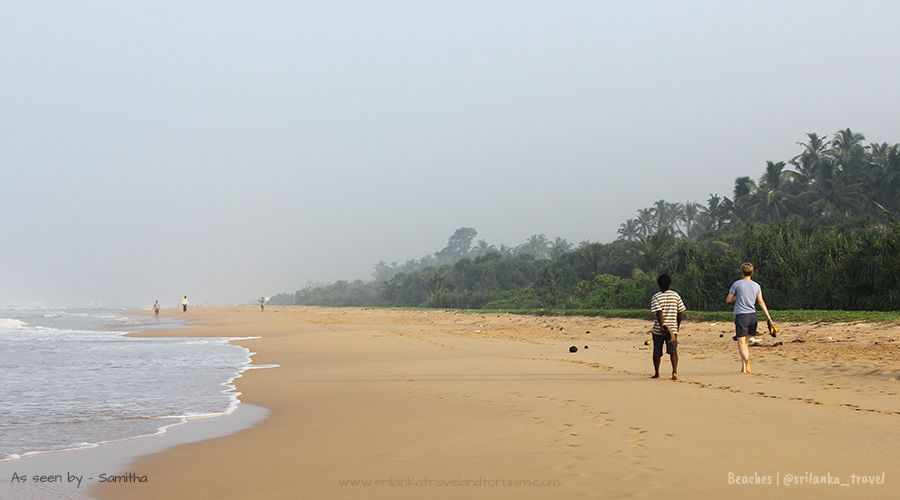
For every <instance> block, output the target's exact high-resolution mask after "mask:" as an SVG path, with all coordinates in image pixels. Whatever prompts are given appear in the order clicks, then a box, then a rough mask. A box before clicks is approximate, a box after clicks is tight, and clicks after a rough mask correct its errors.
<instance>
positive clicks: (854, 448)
mask: <svg viewBox="0 0 900 500" xmlns="http://www.w3.org/2000/svg"><path fill="white" fill-rule="evenodd" d="M170 314H173V313H170ZM179 314H180V313H179ZM187 316H188V317H189V318H190V319H191V321H192V322H194V323H196V324H203V325H206V326H204V327H202V328H191V329H188V330H184V331H178V330H174V331H173V330H167V331H164V332H157V333H152V332H151V333H145V334H142V335H164V336H173V335H185V336H192V337H195V336H216V337H243V336H260V337H262V338H261V339H259V340H250V341H241V342H239V343H240V344H241V345H245V346H247V347H248V348H250V349H251V350H253V351H255V352H257V354H256V355H255V356H254V358H253V360H254V363H255V364H270V363H271V364H278V365H280V367H279V368H275V369H268V370H250V371H248V372H246V373H245V375H244V376H243V378H241V379H239V380H238V381H237V387H238V390H239V391H240V392H242V395H241V400H242V401H244V402H247V403H251V404H253V405H257V406H260V407H263V408H267V409H268V410H270V414H269V415H268V417H267V418H265V419H264V420H262V421H261V422H260V423H258V424H257V425H255V426H253V427H252V428H249V429H245V430H242V431H239V432H237V433H234V434H231V435H228V436H225V437H220V438H215V439H209V440H205V441H201V442H196V443H191V444H186V445H180V446H175V447H173V448H169V449H167V450H165V451H163V452H160V453H156V454H152V455H148V456H145V457H143V458H141V459H140V460H138V461H136V462H135V463H133V464H132V465H131V466H130V467H129V468H128V470H129V471H131V472H134V473H136V474H139V475H144V474H146V475H147V476H148V482H146V483H131V484H129V483H124V484H107V485H94V488H93V490H92V491H91V493H92V494H94V495H97V496H99V497H100V498H310V499H323V498H329V499H332V498H338V499H341V498H401V499H403V498H437V499H450V498H509V499H513V498H515V499H531V498H622V497H637V498H653V497H656V498H660V497H666V498H695V497H698V496H707V497H709V498H724V497H731V498H750V497H760V496H763V497H786V498H811V497H816V498H861V497H865V498H898V497H900V453H897V446H898V445H900V425H898V424H900V397H898V391H900V382H898V379H900V361H898V360H900V341H898V337H900V325H897V324H893V325H889V324H863V323H859V324H833V325H814V324H802V325H801V324H787V323H785V324H780V325H779V326H780V328H781V332H782V333H781V335H780V336H779V338H778V339H777V340H780V341H783V342H784V344H783V345H781V346H778V347H754V348H752V352H753V361H754V370H755V372H756V373H755V374H754V375H742V374H740V373H738V371H739V368H740V360H739V358H738V354H737V349H736V346H735V343H734V342H733V341H732V340H731V335H733V333H732V325H731V324H729V323H718V324H715V323H686V324H685V325H684V328H683V330H682V334H681V335H680V336H679V344H680V347H679V350H680V355H681V364H680V367H679V374H680V377H681V380H679V381H677V382H675V381H671V380H668V379H667V378H666V377H667V375H668V373H669V364H668V357H667V356H666V357H664V358H663V365H662V367H663V369H662V370H661V371H662V374H663V377H664V378H661V379H659V380H651V379H649V374H650V373H651V371H652V370H651V360H650V354H649V351H648V347H647V346H645V345H644V341H645V340H647V339H648V338H649V334H648V332H649V329H650V326H651V325H650V322H649V321H639V320H625V319H599V318H597V319H595V318H583V317H581V318H575V317H567V318H559V317H529V316H516V315H506V314H490V313H484V314H481V313H461V312H445V311H403V310H382V309H326V308H277V307H271V308H268V309H267V310H266V311H265V312H264V313H261V312H260V311H259V309H258V308H250V307H232V308H210V309H195V310H192V311H190V312H189V313H188V314H187ZM776 319H777V314H776ZM720 334H721V335H722V337H720ZM828 337H831V339H832V340H831V341H826V340H825V339H827V338H828ZM798 338H802V339H804V340H805V342H803V343H792V342H791V341H792V340H794V339H798ZM761 339H762V340H763V342H764V343H765V344H771V343H772V341H773V339H771V338H770V337H764V338H761ZM570 345H576V346H578V347H579V350H578V352H576V353H570V352H569V346H570ZM585 346H588V347H589V348H587V349H585ZM224 418H228V417H224ZM150 439H152V438H150ZM851 474H853V475H856V476H859V477H860V478H859V479H857V481H858V482H859V483H861V482H862V481H864V480H865V481H872V482H876V483H880V482H883V483H884V484H873V485H870V484H851V483H852V482H853V481H854V476H851ZM829 475H830V476H829ZM823 480H824V481H828V480H831V481H832V482H833V481H835V480H837V481H840V482H842V483H845V484H848V486H841V485H840V484H788V483H792V482H799V481H807V482H816V483H820V482H822V481H823ZM453 481H456V483H455V484H454V483H453ZM736 481H738V482H753V483H767V482H772V483H773V484H750V485H747V484H745V485H740V484H734V483H735V482H736ZM365 482H368V483H367V484H366V483H365Z"/></svg>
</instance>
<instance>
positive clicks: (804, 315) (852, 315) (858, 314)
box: [472, 309, 900, 323]
mask: <svg viewBox="0 0 900 500" xmlns="http://www.w3.org/2000/svg"><path fill="white" fill-rule="evenodd" d="M472 312H487V310H484V309H482V310H480V311H472ZM501 312H505V313H511V314H527V315H532V316H592V317H601V318H634V319H646V320H648V321H649V320H650V319H651V318H652V316H651V315H650V311H648V310H645V309H517V310H502V311H501ZM769 312H770V313H771V314H772V319H774V320H775V322H776V323H783V322H786V321H791V322H803V323H816V322H823V323H845V322H853V321H863V322H869V323H884V322H895V321H896V322H900V311H816V310H788V311H775V310H769ZM687 320H688V321H717V322H718V321H722V322H731V321H733V320H734V315H733V314H732V313H731V312H728V311H688V312H687ZM765 320H766V317H765V315H764V314H762V313H760V321H762V322H765Z"/></svg>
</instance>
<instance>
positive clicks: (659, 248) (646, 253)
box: [629, 226, 675, 273]
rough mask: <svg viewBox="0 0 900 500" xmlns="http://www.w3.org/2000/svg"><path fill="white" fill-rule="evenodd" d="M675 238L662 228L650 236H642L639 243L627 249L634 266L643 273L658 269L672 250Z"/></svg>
mask: <svg viewBox="0 0 900 500" xmlns="http://www.w3.org/2000/svg"><path fill="white" fill-rule="evenodd" d="M674 242H675V237H674V236H672V234H671V232H670V231H669V230H668V228H666V227H665V226H663V227H662V228H660V229H659V230H658V231H656V232H655V233H653V234H652V235H650V236H642V237H641V239H640V241H639V242H638V243H637V244H635V245H634V246H632V247H631V248H630V249H629V253H630V254H631V255H632V258H633V261H634V264H635V265H636V266H637V268H638V269H640V270H641V271H643V272H645V273H649V272H651V271H655V270H657V269H659V267H660V266H661V265H662V263H663V261H664V260H665V258H666V256H667V255H668V254H669V252H670V251H671V250H672V248H673V243H674Z"/></svg>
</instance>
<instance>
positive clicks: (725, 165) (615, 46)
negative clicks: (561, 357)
mask: <svg viewBox="0 0 900 500" xmlns="http://www.w3.org/2000/svg"><path fill="white" fill-rule="evenodd" d="M898 18H900V4H897V3H894V2H888V1H866V2H860V3H858V4H855V8H854V9H853V10H852V11H848V9H847V5H846V4H839V3H837V2H812V1H798V2H790V3H787V4H785V3H782V2H775V1H764V2H755V3H753V4H751V5H746V4H741V3H737V2H734V3H728V4H724V3H722V2H712V1H704V2H690V3H688V4H677V5H676V4H674V3H673V4H670V3H668V2H661V1H655V2H651V1H645V2H602V3H601V2H587V1H571V2H564V3H561V4H560V3H557V4H552V5H551V4H549V3H544V2H534V1H497V2H490V3H489V4H485V3H484V2H453V3H451V4H447V3H441V2H421V1H390V2H382V3H378V4H375V3H370V2H340V3H333V2H330V3H328V4H320V3H314V2H303V3H294V2H258V3H254V4H253V5H249V4H243V3H239V2H231V1H227V2H192V3H191V4H190V5H186V4H182V3H176V2H146V3H141V4H139V5H138V4H130V3H128V4H123V3H119V2H100V1H98V2H79V3H72V4H66V3H56V2H43V1H36V2H7V3H4V4H3V6H0V61H2V63H3V78H0V95H2V96H3V112H2V113H0V171H2V181H0V209H2V211H3V213H4V214H5V217H3V219H2V222H0V234H2V235H3V245H2V246H0V276H2V277H3V279H2V285H0V304H4V303H11V302H44V303H48V304H87V303H98V302H102V303H106V304H121V305H130V306H145V307H146V306H149V305H150V304H152V303H153V300H154V299H159V300H160V301H161V302H162V303H163V304H164V305H165V306H174V305H175V304H176V303H177V300H178V299H180V297H181V296H182V295H185V294H188V295H189V296H190V297H191V299H192V300H193V301H194V302H195V303H232V302H245V301H248V300H250V299H252V298H253V297H258V296H260V295H271V294H274V293H277V292H283V291H291V290H295V289H297V288H299V287H302V286H304V285H305V284H306V283H307V282H328V281H333V280H337V279H349V280H352V279H357V278H362V279H366V278H369V277H370V275H371V271H372V268H373V265H374V264H375V263H376V262H377V261H379V260H385V261H387V262H391V261H398V262H403V261H405V260H408V259H412V258H418V257H421V256H423V255H425V254H428V253H431V252H434V251H436V250H439V249H440V248H441V247H443V246H444V245H445V244H446V242H447V237H448V236H449V235H450V234H451V233H452V232H453V230H454V229H456V228H458V227H461V226H469V227H474V228H476V229H477V230H478V231H479V236H478V237H479V238H480V239H485V240H487V241H489V242H490V243H494V244H501V243H503V244H507V245H515V244H518V243H521V242H523V241H524V240H525V239H527V237H528V236H529V235H531V234H535V233H544V234H546V235H547V236H548V237H557V236H559V237H563V238H566V239H567V240H569V241H571V242H573V243H577V242H578V241H582V240H592V241H611V240H613V239H615V237H616V229H617V228H618V225H619V224H620V223H621V222H623V221H625V220H626V219H627V218H629V217H632V216H633V215H634V213H635V211H636V210H637V209H639V208H642V207H646V206H649V205H650V204H652V203H653V202H654V201H655V200H658V199H663V198H664V199H667V200H670V201H681V202H683V201H686V200H693V201H698V202H704V201H705V200H706V199H707V197H708V196H709V194H711V193H719V194H722V195H725V196H731V190H732V188H733V183H734V179H735V178H736V177H738V176H742V175H750V176H752V177H754V178H758V177H759V176H760V175H761V174H762V172H763V170H764V168H765V162H766V160H785V161H786V160H788V159H790V158H791V157H792V156H794V155H795V154H797V152H798V151H799V147H798V146H797V143H798V142H800V141H803V140H805V139H806V138H805V135H804V134H805V133H806V132H818V133H822V134H827V135H829V136H830V135H831V134H833V133H834V132H836V131H837V130H839V129H843V128H847V127H850V128H851V129H853V130H854V131H856V132H861V133H863V134H865V136H866V139H867V141H869V142H891V143H893V142H900V121H898V120H897V116H898V115H900V113H898V111H900V93H898V92H897V89H898V88H900V51H898V50H897V47H900V30H897V29H896V19H898Z"/></svg>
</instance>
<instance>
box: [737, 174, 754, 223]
mask: <svg viewBox="0 0 900 500" xmlns="http://www.w3.org/2000/svg"><path fill="white" fill-rule="evenodd" d="M756 189H757V188H756V183H755V182H753V179H751V178H750V177H747V176H744V177H738V178H737V179H735V180H734V214H735V215H737V216H738V217H739V218H740V219H741V220H742V221H744V222H748V221H749V220H750V219H751V213H750V206H751V205H752V203H753V195H754V194H756Z"/></svg>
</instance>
